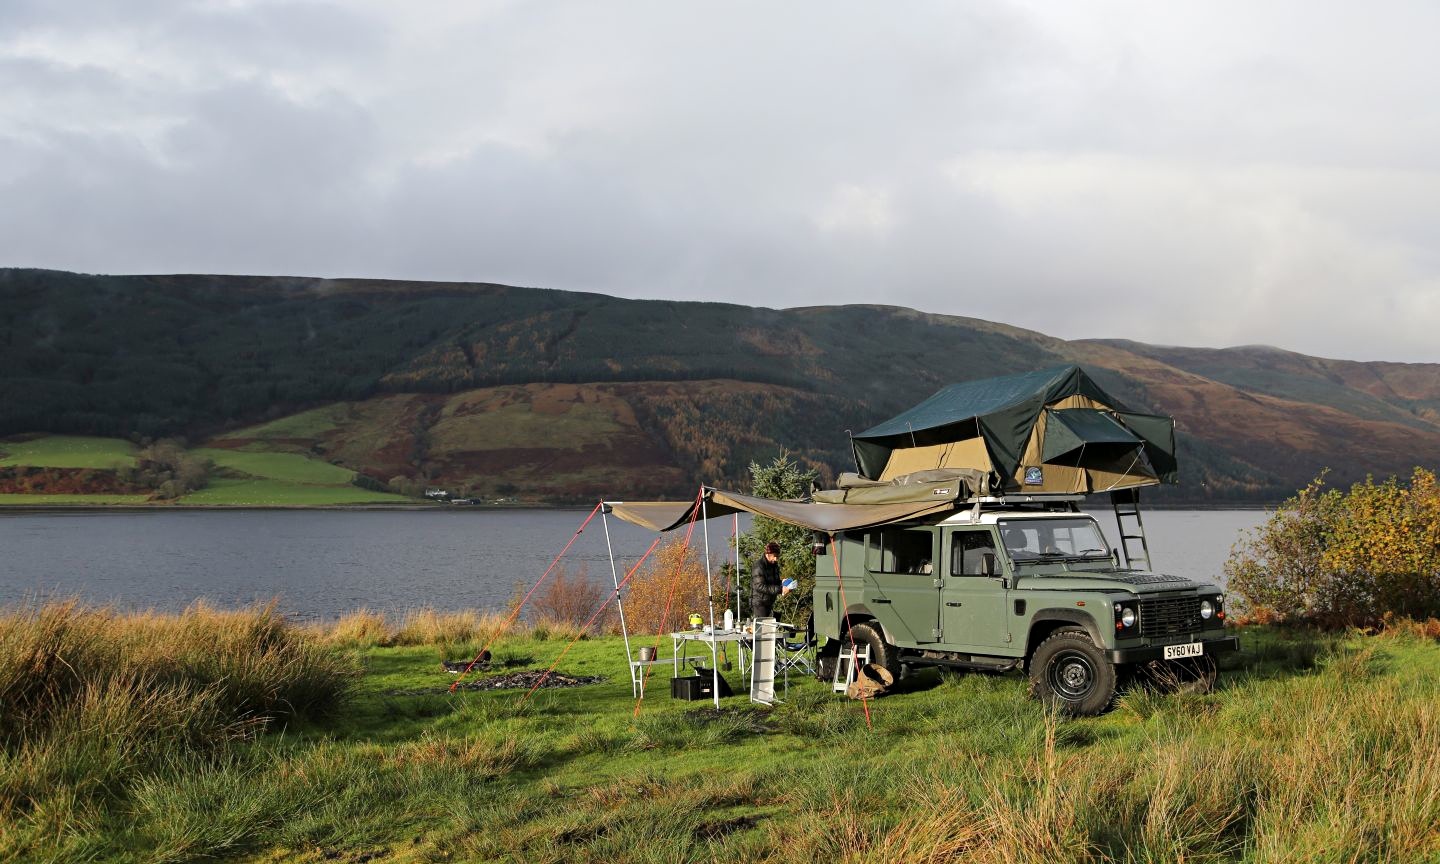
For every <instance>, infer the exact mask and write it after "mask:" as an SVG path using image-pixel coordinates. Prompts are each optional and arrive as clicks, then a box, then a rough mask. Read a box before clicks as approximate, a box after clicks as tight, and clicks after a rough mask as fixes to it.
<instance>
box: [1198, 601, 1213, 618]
mask: <svg viewBox="0 0 1440 864" xmlns="http://www.w3.org/2000/svg"><path fill="white" fill-rule="evenodd" d="M1200 617H1201V618H1204V619H1205V620H1206V621H1209V620H1210V619H1211V618H1213V617H1215V602H1214V601H1213V600H1201V601H1200Z"/></svg>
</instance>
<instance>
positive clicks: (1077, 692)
mask: <svg viewBox="0 0 1440 864" xmlns="http://www.w3.org/2000/svg"><path fill="white" fill-rule="evenodd" d="M1117 680H1118V676H1117V674H1116V670H1115V664H1113V663H1111V662H1110V659H1109V658H1108V657H1106V656H1105V653H1104V652H1103V651H1101V650H1100V649H1099V648H1097V647H1096V646H1095V643H1094V642H1092V641H1090V635H1089V634H1088V633H1086V632H1085V631H1084V630H1070V629H1067V630H1057V631H1055V633H1053V634H1051V636H1050V638H1048V639H1046V640H1045V641H1044V642H1041V643H1040V647H1039V648H1036V649H1035V654H1034V656H1033V657H1031V658H1030V695H1032V696H1034V697H1036V698H1037V699H1039V700H1040V701H1041V702H1044V703H1045V704H1046V705H1048V706H1053V707H1055V708H1058V709H1059V710H1061V711H1063V712H1064V713H1066V714H1070V715H1072V716H1089V715H1093V714H1100V713H1102V712H1104V711H1105V710H1106V709H1107V708H1109V707H1110V703H1111V702H1112V701H1114V699H1115V689H1116V684H1117Z"/></svg>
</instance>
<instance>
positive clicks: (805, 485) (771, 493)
mask: <svg viewBox="0 0 1440 864" xmlns="http://www.w3.org/2000/svg"><path fill="white" fill-rule="evenodd" d="M818 476H819V473H818V472H816V471H815V470H814V469H803V468H801V467H800V465H799V464H798V463H796V462H795V460H793V459H791V458H790V454H789V453H788V452H787V451H784V450H781V451H780V455H778V456H776V457H775V459H774V460H773V461H772V462H771V463H770V464H769V465H761V464H759V463H757V462H751V463H750V492H751V494H753V495H755V496H756V497H758V498H774V499H778V500H795V499H799V498H804V497H806V496H807V495H809V494H810V489H811V486H812V485H813V484H814V483H815V480H816V478H817V477H818ZM771 542H774V543H778V544H780V578H781V579H782V580H783V579H794V580H795V590H794V591H791V592H790V593H789V594H784V595H782V596H781V597H780V599H779V600H777V601H776V602H775V617H776V618H778V619H780V620H782V621H789V622H791V623H793V624H797V625H804V624H805V622H807V621H808V620H810V612H811V606H812V604H813V598H814V594H815V556H814V555H813V554H812V553H811V551H810V548H811V547H810V543H811V536H810V532H809V531H808V530H807V529H805V528H800V527H798V526H796V525H787V524H786V523H784V522H777V521H775V520H774V519H768V518H766V517H764V516H756V517H755V521H754V523H753V525H752V526H751V529H750V530H749V531H747V532H746V533H745V534H743V535H741V537H740V560H741V565H740V573H739V577H740V586H741V588H742V589H743V590H744V592H745V597H746V602H747V603H748V602H749V593H750V568H751V567H753V566H754V565H755V562H756V561H759V560H760V556H761V555H762V554H763V553H764V551H765V545H766V544H767V543H771ZM745 611H747V612H748V607H747V608H746V609H745Z"/></svg>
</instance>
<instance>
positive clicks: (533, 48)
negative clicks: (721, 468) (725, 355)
mask: <svg viewBox="0 0 1440 864" xmlns="http://www.w3.org/2000/svg"><path fill="white" fill-rule="evenodd" d="M77 10H79V11H77ZM117 10H123V11H117ZM1436 14H1437V13H1436V12H1435V11H1433V10H1431V9H1430V8H1429V7H1428V6H1426V5H1425V4H1420V3H1414V4H1404V3H1394V4H1388V5H1384V6H1382V7H1379V8H1378V9H1374V10H1371V9H1360V8H1358V7H1354V8H1352V7H1350V6H1348V5H1346V4H1341V3H1338V2H1337V3H1318V4H1317V3H1288V4H1276V5H1274V6H1271V5H1268V4H1267V5H1266V6H1264V7H1261V8H1253V6H1252V5H1250V4H1241V3H1238V2H1237V3H1228V4H1227V3H1220V4H1215V3H1205V4H1165V5H1163V6H1157V5H1153V4H1142V3H1129V2H1115V3H1105V2H1096V3H1093V4H1083V5H1082V4H1075V5H1071V4H1063V5H1057V4H1049V3H1021V2H1017V3H1013V4H1011V5H1001V4H990V5H974V4H950V3H940V2H935V3H915V4H906V5H905V6H904V7H895V8H891V7H879V6H874V5H871V4H861V3H825V4H774V3H741V4H724V5H713V6H712V5H696V4H676V3H648V4H647V3H629V4H618V5H617V4H593V3H552V4H529V3H492V4H483V5H477V4H473V3H453V4H446V3H438V2H437V3H433V4H425V5H424V6H421V7H404V8H402V7H400V6H394V5H391V4H385V3H380V2H377V3H373V4H346V5H344V6H333V5H324V4H316V3H253V4H229V5H224V6H216V5H209V4H182V3H158V2H145V3H137V4H128V3H127V4H106V3H86V4H79V5H76V4H55V8H51V4H45V5H41V4H36V3H33V2H19V3H15V4H7V5H6V9H5V11H3V12H0V34H3V33H6V32H8V33H10V34H12V35H11V36H10V37H9V38H7V37H6V36H4V35H0V86H3V87H4V91H5V92H8V93H12V94H18V95H16V96H11V97H10V98H7V99H0V160H3V161H0V202H3V203H0V264H13V265H32V266H53V267H66V268H72V269H80V270H88V271H94V272H135V271H148V272H156V271H160V272H164V271H216V272H267V273H290V274H295V275H373V276H389V277H396V278H435V279H471V280H495V281H506V282H512V283H517V284H526V285H539V286H545V287H555V288H574V289H583V290H599V291H607V292H611V293H619V294H624V295H628V296H650V297H657V296H663V297H678V298H687V299H689V298H693V299H709V300H730V301H735V302H746V303H756V304H764V305H771V306H784V305H814V304H821V303H843V302H877V301H879V302H891V303H899V304H904V305H911V306H916V307H918V308H922V309H925V310H927V311H934V312H944V313H953V314H962V315H972V316H976V317H983V318H989V319H993V320H1000V321H1005V322H1008V323H1013V324H1017V325H1020V326H1025V327H1031V328H1034V329H1038V330H1042V331H1045V332H1049V333H1052V334H1054V335H1058V336H1063V337H1067V338H1077V337H1085V336H1121V337H1128V338H1135V339H1141V340H1147V341H1154V342H1166V343H1190V344H1235V343H1256V342H1263V343H1272V344H1278V345H1281V346H1283V347H1287V348H1292V349H1296V350H1303V351H1307V352H1310V353H1316V354H1323V355H1332V356H1334V355H1340V356H1354V357H1367V358H1371V357H1375V358H1388V359H1410V360H1436V359H1440V358H1437V356H1436V353H1435V349H1434V348H1433V347H1432V343H1433V338H1432V337H1431V336H1430V333H1431V332H1433V331H1434V329H1435V328H1436V326H1437V325H1440V300H1437V297H1440V260H1437V257H1440V253H1437V252H1436V251H1435V250H1434V248H1433V241H1432V240H1431V236H1432V235H1433V233H1434V232H1433V227H1432V226H1433V225H1434V224H1436V221H1437V217H1440V212H1436V211H1437V209H1440V205H1437V204H1436V203H1435V202H1436V201H1440V195H1436V194H1435V193H1436V192H1440V188H1437V186H1440V177H1437V170H1440V166H1437V165H1436V161H1435V160H1436V154H1437V152H1440V146H1437V145H1440V119H1437V117H1436V116H1432V113H1431V112H1428V111H1426V110H1425V109H1424V106H1426V105H1428V104H1432V103H1433V101H1434V97H1435V96H1436V95H1437V94H1436V93H1435V92H1434V91H1435V90H1436V88H1437V87H1440V75H1436V74H1435V72H1436V71H1437V70H1436V68H1435V66H1436V65H1437V61H1435V60H1434V59H1433V57H1432V56H1431V55H1432V52H1431V51H1430V48H1429V45H1428V41H1429V40H1428V38H1427V37H1426V36H1425V34H1426V33H1427V32H1433V30H1434V27H1433V26H1432V25H1434V24H1435V23H1440V22H1436V21H1435V20H1434V19H1435V17H1436ZM1337 308H1340V309H1343V310H1344V311H1343V313H1342V314H1337V311H1336V310H1337Z"/></svg>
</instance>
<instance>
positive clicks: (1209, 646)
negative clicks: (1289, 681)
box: [1106, 636, 1240, 663]
mask: <svg viewBox="0 0 1440 864" xmlns="http://www.w3.org/2000/svg"><path fill="white" fill-rule="evenodd" d="M1195 641H1196V642H1199V643H1200V644H1202V645H1204V646H1205V653H1204V654H1203V655H1201V656H1204V657H1210V656H1212V655H1215V654H1226V653H1229V652H1231V651H1239V650H1240V637H1239V636H1222V637H1220V638H1219V639H1196V640H1195ZM1106 653H1107V654H1109V655H1110V662H1111V663H1149V662H1150V661H1151V660H1163V659H1165V646H1164V645H1146V646H1145V647H1143V648H1115V649H1113V650H1111V651H1107V652H1106Z"/></svg>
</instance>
